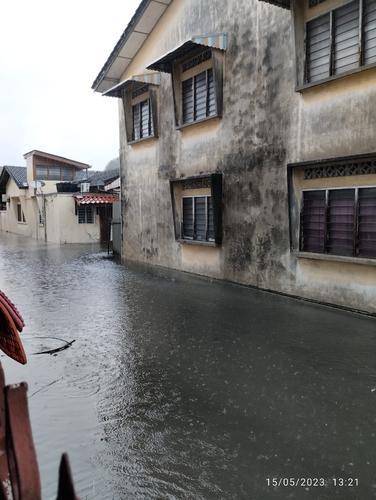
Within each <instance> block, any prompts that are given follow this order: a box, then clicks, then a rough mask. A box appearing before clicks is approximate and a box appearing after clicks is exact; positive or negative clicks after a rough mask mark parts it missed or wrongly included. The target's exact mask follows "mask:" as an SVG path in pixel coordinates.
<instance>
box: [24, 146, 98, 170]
mask: <svg viewBox="0 0 376 500" xmlns="http://www.w3.org/2000/svg"><path fill="white" fill-rule="evenodd" d="M34 155H35V156H41V157H42V158H48V159H49V160H55V161H58V162H61V163H68V164H69V165H73V166H74V167H76V168H82V169H84V168H90V167H91V166H90V165H89V164H88V163H82V162H80V161H76V160H71V159H69V158H65V157H64V156H58V155H54V154H51V153H46V152H44V151H39V150H38V149H33V150H32V151H29V152H28V153H25V154H24V158H25V160H26V159H27V158H29V157H30V156H34Z"/></svg>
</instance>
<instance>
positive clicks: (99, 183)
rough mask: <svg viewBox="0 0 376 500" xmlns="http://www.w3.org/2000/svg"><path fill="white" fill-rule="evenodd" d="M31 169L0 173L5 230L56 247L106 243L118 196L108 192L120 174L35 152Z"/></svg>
mask: <svg viewBox="0 0 376 500" xmlns="http://www.w3.org/2000/svg"><path fill="white" fill-rule="evenodd" d="M24 158H25V159H26V167H16V166H4V167H3V168H2V171H1V173H0V195H1V206H0V230H1V231H7V232H10V233H16V234H21V235H24V236H30V237H33V238H35V239H39V240H45V241H49V242H53V243H92V242H99V241H101V242H107V241H108V239H109V236H110V223H111V219H112V205H113V203H114V202H117V201H118V193H117V192H116V190H106V189H105V188H106V186H107V185H108V184H109V183H112V182H114V181H116V178H119V173H116V172H91V173H89V169H90V165H88V164H86V163H81V162H77V161H74V160H70V159H68V158H64V157H61V156H57V155H53V154H50V153H45V152H42V151H37V150H33V151H30V152H29V153H26V154H25V155H24Z"/></svg>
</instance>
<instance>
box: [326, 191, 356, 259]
mask: <svg viewBox="0 0 376 500" xmlns="http://www.w3.org/2000/svg"><path fill="white" fill-rule="evenodd" d="M354 207H355V190H354V189H338V190H333V191H330V192H329V204H328V253H331V254H334V255H353V253H354V224H355V209H354Z"/></svg>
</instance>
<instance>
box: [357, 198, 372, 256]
mask: <svg viewBox="0 0 376 500" xmlns="http://www.w3.org/2000/svg"><path fill="white" fill-rule="evenodd" d="M358 210H359V218H358V227H359V229H358V235H359V236H358V243H359V257H374V258H376V188H366V189H359V205H358Z"/></svg>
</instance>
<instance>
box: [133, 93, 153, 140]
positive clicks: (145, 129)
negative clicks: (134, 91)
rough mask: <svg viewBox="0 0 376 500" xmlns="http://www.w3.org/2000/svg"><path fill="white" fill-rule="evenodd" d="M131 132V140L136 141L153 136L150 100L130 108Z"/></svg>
mask: <svg viewBox="0 0 376 500" xmlns="http://www.w3.org/2000/svg"><path fill="white" fill-rule="evenodd" d="M132 114H133V132H132V140H133V141H138V140H140V139H143V138H145V137H152V136H153V135H154V128H153V116H152V109H151V104H150V99H146V100H145V101H142V102H139V103H138V104H135V105H133V106H132Z"/></svg>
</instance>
